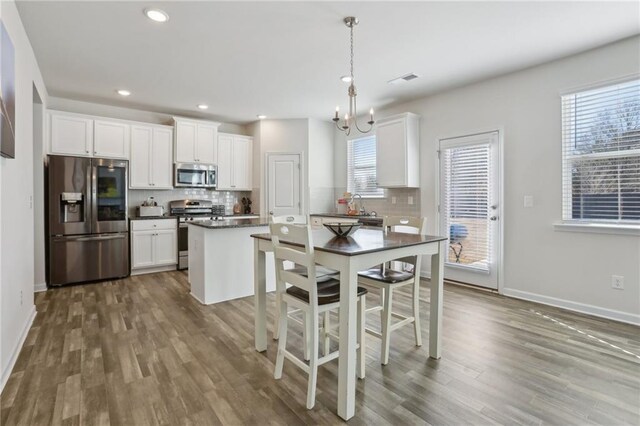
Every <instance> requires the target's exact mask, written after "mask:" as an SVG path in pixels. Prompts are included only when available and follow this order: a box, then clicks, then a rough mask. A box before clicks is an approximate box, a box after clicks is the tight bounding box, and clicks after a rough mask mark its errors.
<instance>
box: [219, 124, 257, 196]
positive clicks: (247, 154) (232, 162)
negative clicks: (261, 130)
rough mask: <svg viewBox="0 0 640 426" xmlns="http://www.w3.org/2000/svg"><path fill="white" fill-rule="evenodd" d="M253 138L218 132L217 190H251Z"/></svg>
mask: <svg viewBox="0 0 640 426" xmlns="http://www.w3.org/2000/svg"><path fill="white" fill-rule="evenodd" d="M252 168H253V138H251V137H249V136H242V135H232V134H228V133H220V134H219V135H218V186H217V189H218V190H227V191H251V190H252V176H253V174H252Z"/></svg>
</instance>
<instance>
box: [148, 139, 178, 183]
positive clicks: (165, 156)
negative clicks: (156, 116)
mask: <svg viewBox="0 0 640 426" xmlns="http://www.w3.org/2000/svg"><path fill="white" fill-rule="evenodd" d="M172 136H173V132H172V131H171V130H170V129H162V128H154V129H153V142H152V143H151V184H152V186H153V188H155V189H171V188H173V161H172V159H173V152H172V150H171V141H172Z"/></svg>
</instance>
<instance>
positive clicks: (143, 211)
mask: <svg viewBox="0 0 640 426" xmlns="http://www.w3.org/2000/svg"><path fill="white" fill-rule="evenodd" d="M137 210H138V217H158V216H162V215H163V214H164V207H162V206H159V205H158V203H157V202H156V201H155V200H154V199H153V197H149V198H148V199H147V200H146V201H145V202H143V203H142V205H140V206H138V207H137Z"/></svg>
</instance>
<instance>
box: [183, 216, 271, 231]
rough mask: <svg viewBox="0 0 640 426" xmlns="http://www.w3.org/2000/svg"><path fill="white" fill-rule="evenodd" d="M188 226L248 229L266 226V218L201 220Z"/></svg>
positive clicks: (267, 223)
mask: <svg viewBox="0 0 640 426" xmlns="http://www.w3.org/2000/svg"><path fill="white" fill-rule="evenodd" d="M189 225H193V226H200V227H201V228H208V229H226V228H250V227H256V226H268V225H269V218H268V217H256V218H254V219H223V220H203V221H199V222H189Z"/></svg>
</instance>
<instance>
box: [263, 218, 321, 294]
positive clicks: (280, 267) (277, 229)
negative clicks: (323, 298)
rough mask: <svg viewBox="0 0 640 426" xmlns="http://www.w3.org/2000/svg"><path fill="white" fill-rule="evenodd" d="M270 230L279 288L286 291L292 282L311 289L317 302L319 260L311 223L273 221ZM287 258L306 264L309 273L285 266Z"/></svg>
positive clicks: (297, 263)
mask: <svg viewBox="0 0 640 426" xmlns="http://www.w3.org/2000/svg"><path fill="white" fill-rule="evenodd" d="M269 230H270V232H271V241H272V242H273V254H274V258H275V261H276V286H277V287H278V291H284V288H285V284H286V283H288V284H291V285H293V286H296V287H298V288H301V289H303V290H306V291H308V292H309V302H310V303H311V304H316V305H317V304H318V292H317V288H316V287H317V285H316V284H317V283H316V262H315V256H314V250H313V240H312V237H311V227H310V226H309V225H296V224H288V223H271V224H269ZM286 243H292V244H296V245H289V244H286ZM287 261H289V262H293V263H295V264H296V265H299V266H303V267H304V269H303V270H306V276H304V275H302V274H301V273H298V272H295V271H292V270H287V269H285V267H284V263H285V262H287ZM298 271H300V269H298Z"/></svg>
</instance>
